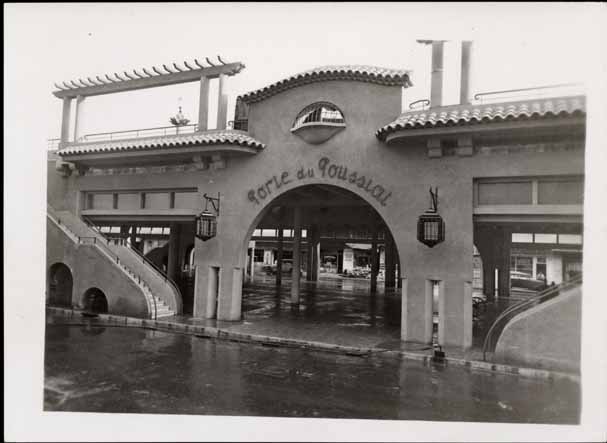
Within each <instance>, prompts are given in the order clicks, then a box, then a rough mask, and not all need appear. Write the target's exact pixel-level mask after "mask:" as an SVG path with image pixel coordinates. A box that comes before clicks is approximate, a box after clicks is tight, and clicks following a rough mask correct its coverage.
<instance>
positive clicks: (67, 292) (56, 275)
mask: <svg viewBox="0 0 607 443" xmlns="http://www.w3.org/2000/svg"><path fill="white" fill-rule="evenodd" d="M73 285H74V279H73V277H72V272H71V271H70V268H68V267H67V265H65V264H63V263H55V264H54V265H52V266H51V267H50V269H49V274H48V304H49V305H51V306H61V307H71V306H72V287H73Z"/></svg>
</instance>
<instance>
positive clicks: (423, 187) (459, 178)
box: [49, 81, 584, 346]
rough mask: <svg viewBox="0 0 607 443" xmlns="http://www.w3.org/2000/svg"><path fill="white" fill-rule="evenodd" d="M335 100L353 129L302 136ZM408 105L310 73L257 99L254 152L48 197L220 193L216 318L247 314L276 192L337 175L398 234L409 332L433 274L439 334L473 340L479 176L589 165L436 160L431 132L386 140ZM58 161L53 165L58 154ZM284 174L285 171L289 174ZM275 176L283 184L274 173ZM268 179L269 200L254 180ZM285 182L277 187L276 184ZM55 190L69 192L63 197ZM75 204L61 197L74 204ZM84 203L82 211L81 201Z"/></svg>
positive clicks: (208, 303)
mask: <svg viewBox="0 0 607 443" xmlns="http://www.w3.org/2000/svg"><path fill="white" fill-rule="evenodd" d="M317 101H328V102H331V103H334V104H335V105H337V106H338V107H339V108H340V109H341V110H342V111H343V114H344V117H345V120H346V129H344V130H342V131H340V132H339V133H337V134H336V135H335V136H334V137H333V138H331V139H330V140H328V141H327V142H325V143H323V144H320V145H310V144H307V143H305V142H304V141H303V140H301V139H300V138H299V137H297V136H296V135H293V134H292V133H291V132H290V128H291V126H292V124H293V121H294V119H295V117H296V116H297V114H298V113H299V111H301V110H302V109H303V108H304V107H305V106H307V105H309V104H311V103H314V102H317ZM400 112H401V89H400V88H398V87H387V86H380V85H375V84H371V83H363V82H354V81H327V82H323V83H311V84H308V85H305V86H300V87H296V88H293V89H289V90H286V91H284V92H281V93H279V94H277V95H275V96H272V97H270V98H268V99H266V100H263V101H261V102H258V103H255V104H252V105H251V106H250V114H249V133H250V134H251V135H252V136H253V137H255V138H257V139H258V140H260V141H262V142H263V143H265V144H266V148H265V149H264V150H263V151H261V152H260V153H258V154H257V155H254V156H247V157H239V158H233V157H231V158H229V159H228V160H227V167H226V168H225V169H206V170H202V171H196V172H167V173H163V174H152V173H149V174H136V175H114V176H101V175H100V176H76V175H74V174H73V175H72V176H70V177H69V178H61V177H59V176H58V175H57V174H56V173H55V172H54V171H49V175H50V176H52V175H53V174H54V175H55V177H53V180H54V181H57V180H58V181H60V182H61V183H60V184H53V186H52V187H51V186H49V190H50V191H49V192H50V193H51V194H52V195H51V196H50V197H49V199H51V200H54V199H61V198H65V200H70V202H72V203H70V204H71V206H72V207H73V208H77V205H76V204H75V203H74V202H77V201H78V199H77V195H78V191H79V190H83V191H86V190H104V189H108V190H110V189H163V188H177V187H197V188H198V193H199V197H200V201H201V202H202V194H203V193H208V194H209V195H217V193H218V192H221V214H220V216H219V219H218V233H217V236H216V237H215V238H213V239H211V240H208V241H206V242H202V241H200V240H196V254H195V260H196V266H197V273H196V290H195V292H196V297H195V302H194V303H195V304H194V315H195V316H196V317H213V316H215V314H216V312H215V300H214V299H213V297H212V296H209V288H210V287H212V286H213V283H212V279H211V278H210V277H211V276H212V272H213V271H212V268H219V269H220V276H219V303H218V312H217V316H218V317H219V318H220V319H224V320H238V319H240V317H241V295H242V294H241V289H242V288H241V279H242V269H243V268H244V267H245V266H246V249H247V240H248V238H249V236H250V234H251V233H252V230H253V229H254V228H255V226H256V224H257V222H258V221H259V220H261V218H262V216H263V214H264V211H265V210H266V209H267V208H268V207H269V205H270V204H271V202H272V200H273V199H274V198H276V197H278V196H280V195H282V194H284V193H285V192H288V191H290V190H293V189H295V188H297V187H299V186H304V185H309V184H330V185H335V186H340V187H342V188H344V189H347V190H350V191H352V192H354V193H356V194H357V195H359V196H360V197H362V198H363V199H364V200H366V201H367V202H368V203H369V204H370V205H371V206H373V208H374V209H375V210H377V212H378V213H379V215H380V216H381V217H382V218H383V219H384V221H385V222H386V224H387V226H388V227H389V229H390V230H391V233H392V235H393V237H394V240H395V243H396V246H397V249H398V254H399V257H400V263H401V264H402V266H403V273H402V276H403V278H404V279H405V280H404V281H403V307H402V337H403V339H406V340H412V341H418V342H426V343H427V342H429V341H430V340H431V338H432V297H431V294H428V291H427V290H426V288H427V282H428V280H430V279H432V280H440V281H441V282H442V285H441V288H442V290H441V295H440V298H441V301H440V306H441V310H440V311H441V315H440V320H439V340H440V341H441V344H445V345H460V346H469V345H470V344H471V339H472V295H471V284H470V282H471V281H472V256H473V215H472V213H473V179H474V178H477V177H503V176H528V175H555V174H583V172H584V159H583V155H580V152H579V151H560V152H525V150H523V149H520V150H518V151H517V152H511V153H499V154H498V153H496V154H475V155H473V156H469V157H460V156H455V155H450V156H444V157H441V158H429V157H428V155H427V148H426V141H425V140H423V139H421V138H418V139H417V141H411V142H407V144H401V145H398V146H388V145H386V144H384V143H382V142H380V141H379V140H377V138H376V137H375V132H376V130H377V129H378V128H380V127H381V126H383V125H385V124H387V123H389V122H390V121H392V120H393V119H394V118H396V117H397V116H398V115H399V114H400ZM323 158H326V159H327V160H326V161H328V162H329V163H328V165H336V166H341V167H342V171H343V168H347V169H348V174H351V173H352V172H353V171H356V173H357V177H361V176H364V177H365V184H368V182H369V179H371V180H372V185H370V186H371V188H369V189H372V188H373V187H374V186H375V185H378V184H379V185H381V186H382V188H383V193H382V194H381V198H376V197H374V196H373V195H372V193H371V192H369V191H365V189H364V188H365V186H362V187H361V186H359V185H358V184H357V182H354V183H352V182H350V181H349V180H342V179H340V178H338V177H337V176H330V175H329V174H328V172H327V171H328V169H327V168H328V167H329V166H327V168H325V174H324V175H323V174H322V171H321V168H319V162H320V160H321V159H323ZM53 167H54V164H53ZM302 168H303V171H306V172H307V171H308V170H313V171H314V177H306V178H303V179H299V178H298V177H297V173H298V171H299V170H300V169H302ZM285 174H286V175H285ZM274 178H276V182H274ZM268 183H269V186H270V189H269V191H268V192H267V194H269V195H267V196H266V198H261V197H259V195H258V194H257V197H256V198H250V197H251V194H250V193H251V191H253V195H254V196H255V195H256V194H255V192H256V190H258V189H259V188H260V187H265V186H266V185H267V184H268ZM277 184H278V185H280V187H279V186H278V185H277ZM430 186H432V187H438V192H439V208H438V209H439V213H440V214H441V216H442V217H443V219H444V220H445V223H446V230H447V232H446V239H445V242H444V243H442V244H439V245H437V246H435V247H434V248H432V249H430V248H428V247H426V246H425V245H423V244H421V243H419V242H418V241H417V239H416V223H417V217H418V216H419V215H420V214H421V213H423V212H424V211H425V210H426V209H427V208H428V206H429V193H428V189H429V187H430ZM54 193H58V194H61V193H63V195H67V197H61V196H59V195H58V196H55V195H54ZM68 203H69V202H65V203H64V204H65V205H67V204H68ZM74 210H77V209H74Z"/></svg>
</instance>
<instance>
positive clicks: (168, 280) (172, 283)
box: [82, 217, 183, 303]
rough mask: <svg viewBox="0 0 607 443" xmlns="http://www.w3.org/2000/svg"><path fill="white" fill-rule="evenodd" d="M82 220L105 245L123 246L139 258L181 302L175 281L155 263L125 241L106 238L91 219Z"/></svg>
mask: <svg viewBox="0 0 607 443" xmlns="http://www.w3.org/2000/svg"><path fill="white" fill-rule="evenodd" d="M82 219H83V220H84V222H85V223H86V224H87V225H88V226H89V228H91V229H92V230H93V231H95V232H96V233H97V234H99V235H100V236H101V237H102V238H103V239H104V240H105V241H106V243H108V244H109V243H111V242H112V243H114V244H118V245H121V246H125V247H127V248H128V249H130V250H131V251H133V252H134V253H135V254H137V255H138V256H139V258H140V259H141V262H142V263H145V264H147V265H149V266H150V267H151V268H152V269H153V270H154V271H156V273H157V274H159V276H160V278H162V279H163V280H164V281H165V282H166V283H167V284H168V285H169V286H171V287H172V289H173V291H174V292H175V293H176V295H177V296H178V297H179V300H183V296H182V295H181V291H180V290H179V287H178V286H177V284H176V283H175V281H173V279H172V278H171V277H169V276H168V275H167V273H166V272H164V271H163V270H162V269H161V268H160V267H159V266H158V265H156V263H154V262H153V261H152V260H150V259H149V258H147V257H146V256H145V255H143V254H142V253H141V252H140V251H139V250H138V249H137V248H135V247H133V245H131V243H130V242H129V241H128V240H127V239H125V238H111V237H108V236H107V235H105V234H104V233H103V232H101V231H100V230H99V229H97V226H95V224H94V223H93V221H92V220H91V219H89V218H87V217H82ZM179 300H177V303H179Z"/></svg>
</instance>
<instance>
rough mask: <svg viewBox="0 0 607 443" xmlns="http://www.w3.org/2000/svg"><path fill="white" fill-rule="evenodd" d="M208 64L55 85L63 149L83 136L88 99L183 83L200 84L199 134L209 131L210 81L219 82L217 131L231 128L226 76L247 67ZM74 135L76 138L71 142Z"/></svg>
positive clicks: (114, 74)
mask: <svg viewBox="0 0 607 443" xmlns="http://www.w3.org/2000/svg"><path fill="white" fill-rule="evenodd" d="M205 62H206V65H205V64H204V62H203V63H201V62H199V61H198V60H197V59H194V63H188V62H187V61H184V62H183V66H179V65H177V64H176V63H172V67H169V66H167V65H166V64H163V65H162V67H161V68H157V67H156V66H152V68H151V70H148V69H146V68H142V69H141V70H140V71H137V70H136V69H133V70H132V72H131V73H129V72H127V71H123V73H122V74H119V73H117V72H114V73H113V74H111V75H108V74H105V75H104V76H103V78H102V77H100V76H98V75H97V76H95V78H94V79H93V78H91V77H87V78H86V79H85V80H83V79H81V78H80V79H78V80H69V81H67V82H65V81H64V82H62V83H61V84H60V85H59V84H57V83H55V87H56V88H57V90H56V91H54V92H53V95H54V96H55V97H57V98H60V99H62V100H63V112H62V121H61V141H60V145H59V148H60V149H61V148H62V147H64V146H65V145H66V144H69V143H75V142H77V141H78V139H79V138H80V137H81V136H82V135H83V134H82V113H83V107H84V101H85V98H86V97H91V96H95V95H104V94H114V93H119V92H128V91H135V90H138V89H148V88H156V87H161V86H169V85H176V84H180V83H190V82H195V81H199V82H200V102H199V112H198V127H197V132H204V131H207V130H208V125H207V120H208V107H209V106H208V105H209V82H210V80H211V79H215V78H217V79H219V88H218V96H217V104H218V111H217V129H225V128H226V125H227V108H228V96H227V94H226V93H225V92H224V91H225V81H226V77H229V76H232V75H236V74H238V73H239V72H240V71H242V69H244V67H245V66H244V64H243V63H240V62H234V63H226V62H224V61H223V60H222V59H221V57H219V56H217V62H216V63H214V62H212V61H211V60H209V58H205ZM74 99H75V100H76V110H75V119H74V128H73V131H70V129H71V128H70V117H71V108H72V100H74ZM70 132H71V134H72V138H71V139H70Z"/></svg>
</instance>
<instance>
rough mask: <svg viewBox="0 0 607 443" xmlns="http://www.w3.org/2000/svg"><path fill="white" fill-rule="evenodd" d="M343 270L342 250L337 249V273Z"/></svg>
mask: <svg viewBox="0 0 607 443" xmlns="http://www.w3.org/2000/svg"><path fill="white" fill-rule="evenodd" d="M342 272H344V251H343V250H338V251H337V273H338V274H341V273H342Z"/></svg>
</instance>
